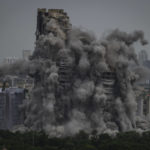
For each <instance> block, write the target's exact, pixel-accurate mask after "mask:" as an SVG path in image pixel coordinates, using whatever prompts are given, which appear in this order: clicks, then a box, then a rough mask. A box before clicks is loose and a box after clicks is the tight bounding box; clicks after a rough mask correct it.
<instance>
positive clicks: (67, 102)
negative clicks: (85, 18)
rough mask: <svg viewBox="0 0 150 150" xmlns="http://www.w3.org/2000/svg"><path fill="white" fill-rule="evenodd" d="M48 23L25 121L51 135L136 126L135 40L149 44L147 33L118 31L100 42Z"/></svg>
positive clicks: (33, 64)
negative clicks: (133, 68) (134, 90)
mask: <svg viewBox="0 0 150 150" xmlns="http://www.w3.org/2000/svg"><path fill="white" fill-rule="evenodd" d="M45 24H46V27H45V30H46V34H41V35H39V37H38V39H37V41H36V48H35V51H34V53H33V56H32V59H31V61H30V67H29V74H30V76H32V77H33V78H34V79H35V87H34V89H33V92H32V98H31V100H30V101H29V102H28V104H26V116H27V119H26V120H25V124H26V125H27V126H28V127H29V128H31V129H33V130H44V131H45V132H46V133H48V134H49V135H50V136H65V135H73V134H75V133H77V132H78V131H79V130H84V131H86V132H91V131H92V130H97V131H98V133H110V134H113V133H116V132H118V131H128V130H133V129H136V111H137V102H136V100H135V95H134V92H133V85H132V84H133V82H134V81H135V80H136V79H137V77H138V76H137V75H136V74H135V73H134V72H132V71H131V70H130V69H129V66H130V63H133V62H135V63H136V64H137V58H136V54H135V52H134V47H133V44H134V43H135V42H137V41H140V42H141V44H142V45H144V44H146V43H147V41H146V40H145V39H144V33H143V32H142V31H134V32H133V33H131V34H128V33H126V32H122V31H120V30H119V29H116V30H114V31H112V32H111V33H110V34H109V35H107V36H106V37H104V38H103V39H102V40H101V41H99V40H97V39H96V37H95V35H94V34H93V33H92V32H89V31H86V30H82V29H79V28H72V29H71V30H69V31H68V32H67V34H65V32H64V31H63V30H62V28H61V27H60V26H59V25H58V24H57V22H56V21H55V19H51V20H47V22H46V23H45ZM66 35H67V36H66Z"/></svg>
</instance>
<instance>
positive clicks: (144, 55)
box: [139, 50, 148, 64]
mask: <svg viewBox="0 0 150 150" xmlns="http://www.w3.org/2000/svg"><path fill="white" fill-rule="evenodd" d="M147 60H148V53H147V52H146V50H141V51H140V52H139V62H140V64H143V63H144V62H145V61H147Z"/></svg>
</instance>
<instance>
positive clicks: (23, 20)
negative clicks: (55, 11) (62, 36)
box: [0, 0, 150, 59]
mask: <svg viewBox="0 0 150 150" xmlns="http://www.w3.org/2000/svg"><path fill="white" fill-rule="evenodd" d="M37 8H62V9H64V10H65V11H66V12H67V13H68V16H70V20H71V23H72V24H73V25H75V26H83V27H85V28H87V29H89V30H93V31H94V32H95V33H96V35H97V36H98V37H100V36H102V34H103V33H104V31H107V30H110V29H115V28H120V29H121V30H124V31H127V32H130V31H133V30H143V31H144V32H145V36H146V38H147V39H148V41H150V0H0V59H2V58H4V57H7V56H17V57H21V55H22V50H23V49H31V50H33V49H34V42H35V30H36V15H37ZM138 48H139V49H140V48H141V47H138ZM145 49H146V50H147V51H149V50H150V44H149V45H148V46H146V47H145ZM149 55H150V52H149Z"/></svg>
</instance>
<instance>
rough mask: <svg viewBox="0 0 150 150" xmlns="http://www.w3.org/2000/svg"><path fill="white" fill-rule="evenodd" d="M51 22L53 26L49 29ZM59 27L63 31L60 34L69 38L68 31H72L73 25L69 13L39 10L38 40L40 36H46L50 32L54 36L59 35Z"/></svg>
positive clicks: (59, 10) (57, 10) (56, 10)
mask: <svg viewBox="0 0 150 150" xmlns="http://www.w3.org/2000/svg"><path fill="white" fill-rule="evenodd" d="M50 22H51V24H53V25H51V26H50V27H48V25H49V24H50ZM52 22H54V23H52ZM58 26H59V28H60V29H61V31H63V32H61V33H60V34H62V35H61V36H67V31H68V30H70V28H71V24H70V22H69V17H68V16H67V13H66V12H64V10H63V9H48V10H46V9H38V13H37V29H36V39H38V38H39V35H42V34H43V35H46V34H48V33H50V32H51V33H53V34H54V35H56V34H58V31H57V30H58Z"/></svg>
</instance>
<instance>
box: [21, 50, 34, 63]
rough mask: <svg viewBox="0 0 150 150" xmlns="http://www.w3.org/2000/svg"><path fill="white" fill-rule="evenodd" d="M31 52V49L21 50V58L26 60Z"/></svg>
mask: <svg viewBox="0 0 150 150" xmlns="http://www.w3.org/2000/svg"><path fill="white" fill-rule="evenodd" d="M31 54H32V51H31V50H23V51H22V57H23V60H26V61H28V60H29V58H30V56H31Z"/></svg>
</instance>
